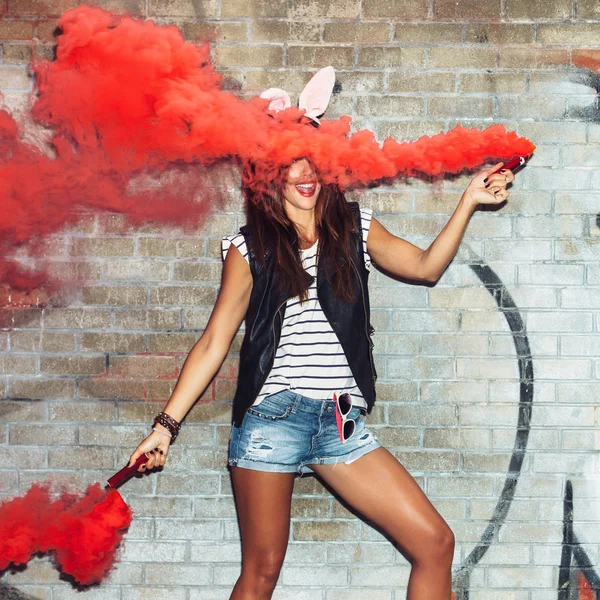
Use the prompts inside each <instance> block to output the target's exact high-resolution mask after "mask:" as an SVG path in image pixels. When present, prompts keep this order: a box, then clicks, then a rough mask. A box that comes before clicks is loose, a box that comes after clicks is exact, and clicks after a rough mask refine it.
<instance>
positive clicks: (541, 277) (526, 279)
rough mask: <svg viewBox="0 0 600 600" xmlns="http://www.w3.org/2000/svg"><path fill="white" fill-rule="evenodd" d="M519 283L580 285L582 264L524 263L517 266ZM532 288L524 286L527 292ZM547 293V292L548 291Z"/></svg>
mask: <svg viewBox="0 0 600 600" xmlns="http://www.w3.org/2000/svg"><path fill="white" fill-rule="evenodd" d="M517 268H518V278H519V285H522V284H528V285H548V286H550V285H551V286H557V285H581V284H582V283H583V269H584V267H583V265H571V264H568V263H567V264H564V265H560V264H535V265H532V264H529V265H527V264H525V265H519V266H518V267H517ZM530 289H532V288H525V291H526V292H528V291H529V290H530ZM548 293H549V292H548Z"/></svg>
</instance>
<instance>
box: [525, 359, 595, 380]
mask: <svg viewBox="0 0 600 600" xmlns="http://www.w3.org/2000/svg"><path fill="white" fill-rule="evenodd" d="M535 376H536V377H539V378H540V379H551V380H555V379H590V378H591V376H592V361H590V360H581V359H565V358H563V359H560V360H552V359H550V358H540V359H538V360H536V361H535Z"/></svg>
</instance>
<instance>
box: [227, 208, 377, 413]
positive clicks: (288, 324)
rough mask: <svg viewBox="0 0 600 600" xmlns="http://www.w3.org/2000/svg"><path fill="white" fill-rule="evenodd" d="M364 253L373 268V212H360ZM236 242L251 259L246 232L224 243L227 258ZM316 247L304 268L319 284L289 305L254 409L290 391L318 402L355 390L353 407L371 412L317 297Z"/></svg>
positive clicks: (307, 252)
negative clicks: (370, 250)
mask: <svg viewBox="0 0 600 600" xmlns="http://www.w3.org/2000/svg"><path fill="white" fill-rule="evenodd" d="M360 213H361V225H362V232H363V253H364V257H365V265H366V267H367V269H369V268H370V265H371V259H370V257H369V255H368V254H367V236H368V234H369V227H370V225H371V216H372V211H371V209H369V208H361V209H360ZM231 244H233V245H234V246H235V247H236V248H237V249H238V250H239V251H240V253H241V254H242V256H243V257H244V258H245V259H246V260H248V249H247V248H246V241H245V239H244V236H243V235H242V234H241V233H238V234H235V235H228V236H225V237H224V238H223V239H222V243H221V248H222V253H223V260H225V257H226V256H227V251H228V250H229V247H230V246H231ZM317 245H318V241H317V242H315V243H314V244H313V246H312V247H310V248H307V249H305V250H300V256H301V258H302V264H303V266H304V268H305V269H306V271H307V272H308V273H309V275H312V276H313V277H314V281H313V283H312V284H311V286H310V287H309V288H308V298H307V300H306V301H305V302H304V303H303V304H300V301H299V299H298V297H296V298H290V299H289V300H288V301H287V303H286V309H285V317H284V320H283V324H282V327H281V338H280V340H279V346H278V347H277V352H276V353H275V360H274V362H273V367H272V368H271V372H270V373H269V375H268V376H267V379H266V381H265V383H264V384H263V387H262V389H261V390H260V392H259V394H258V396H257V398H256V400H255V401H254V406H256V405H257V404H260V402H261V401H262V400H263V398H265V397H266V396H269V395H271V394H274V393H276V392H280V391H281V390H284V389H290V390H292V391H294V392H296V393H298V394H302V395H303V396H308V397H309V398H314V399H315V400H331V399H332V398H333V393H334V392H338V393H340V392H350V394H351V396H352V403H353V404H356V405H358V406H362V407H364V408H366V406H367V403H366V402H365V400H364V398H363V395H362V394H361V392H360V389H359V388H358V386H357V385H356V381H355V380H354V377H353V375H352V371H351V370H350V367H349V366H348V361H347V360H346V355H345V354H344V351H343V349H342V346H341V345H340V343H339V340H338V338H337V336H336V334H335V332H334V331H333V329H332V328H331V325H330V324H329V321H328V320H327V317H326V316H325V314H324V313H323V310H322V309H321V305H320V303H319V300H318V298H317Z"/></svg>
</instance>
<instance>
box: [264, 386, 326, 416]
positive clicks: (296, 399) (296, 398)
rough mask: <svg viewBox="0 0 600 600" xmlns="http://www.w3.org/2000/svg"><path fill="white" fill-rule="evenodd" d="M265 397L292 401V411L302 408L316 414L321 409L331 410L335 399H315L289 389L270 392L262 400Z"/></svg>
mask: <svg viewBox="0 0 600 600" xmlns="http://www.w3.org/2000/svg"><path fill="white" fill-rule="evenodd" d="M267 398H271V399H274V400H275V399H281V400H282V401H283V402H289V403H290V404H291V403H293V404H294V406H293V408H292V411H293V412H295V411H297V410H302V411H304V412H311V413H316V414H318V413H320V412H321V411H322V410H326V411H327V410H333V408H334V407H335V401H334V400H333V399H332V400H316V399H315V398H309V397H308V396H303V395H302V394H298V393H296V392H294V391H292V390H290V389H285V390H281V391H279V392H275V393H274V394H270V395H269V396H265V398H263V401H264V400H266V399H267ZM259 406H260V404H259Z"/></svg>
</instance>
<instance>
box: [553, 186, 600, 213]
mask: <svg viewBox="0 0 600 600" xmlns="http://www.w3.org/2000/svg"><path fill="white" fill-rule="evenodd" d="M599 199H600V192H594V191H583V192H577V191H571V190H569V191H558V192H556V199H555V203H554V212H556V213H558V214H574V215H581V214H585V213H590V214H596V212H597V211H598V200H599Z"/></svg>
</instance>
